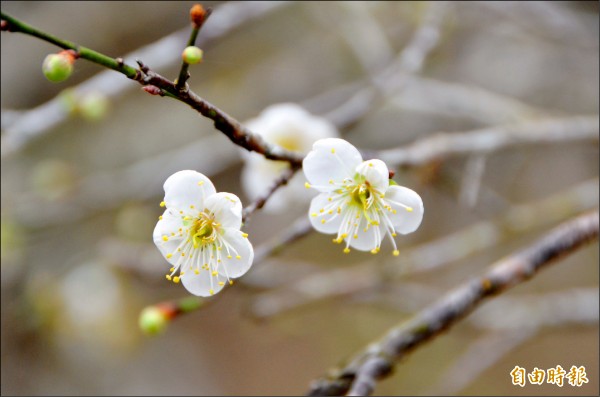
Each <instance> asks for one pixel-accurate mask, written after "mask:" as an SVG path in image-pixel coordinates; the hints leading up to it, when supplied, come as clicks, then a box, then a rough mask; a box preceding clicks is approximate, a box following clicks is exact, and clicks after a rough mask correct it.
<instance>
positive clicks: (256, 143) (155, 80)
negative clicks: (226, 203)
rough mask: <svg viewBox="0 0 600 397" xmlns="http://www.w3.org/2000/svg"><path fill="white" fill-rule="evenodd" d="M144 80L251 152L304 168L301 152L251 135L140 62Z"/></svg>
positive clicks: (213, 106) (239, 124) (209, 104)
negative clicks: (195, 112)
mask: <svg viewBox="0 0 600 397" xmlns="http://www.w3.org/2000/svg"><path fill="white" fill-rule="evenodd" d="M137 63H138V64H139V66H140V70H141V71H142V72H143V73H144V77H143V78H142V79H140V80H139V82H140V84H142V85H144V86H147V85H153V86H156V87H158V88H160V89H161V90H164V91H165V92H167V93H169V94H170V96H172V97H173V98H175V99H177V100H179V101H181V102H183V103H185V104H187V105H189V106H190V107H191V108H192V109H194V110H196V111H197V112H198V113H200V114H201V115H203V116H204V117H207V118H209V119H211V120H213V121H214V125H215V128H216V129H217V130H219V131H221V132H222V133H224V134H225V135H226V136H227V137H228V138H229V139H230V140H231V141H232V142H233V143H235V144H236V145H238V146H240V147H243V148H244V149H246V150H248V151H254V152H257V153H260V154H262V155H263V156H264V157H265V158H267V159H269V160H279V161H286V162H288V163H290V165H292V166H294V167H300V166H302V159H303V158H304V156H303V155H302V154H300V153H296V152H290V151H288V150H285V149H283V148H282V147H280V146H277V145H273V144H270V143H268V142H266V141H265V140H264V139H262V137H261V136H260V135H257V134H254V133H252V132H251V131H250V130H248V129H247V128H246V127H244V126H243V125H242V124H241V123H240V122H239V121H237V120H236V119H234V118H233V117H231V116H230V115H228V114H227V113H225V112H224V111H222V110H221V109H219V108H217V107H216V106H215V105H213V104H212V103H210V102H208V101H206V100H205V99H203V98H201V97H199V96H198V95H197V94H196V93H194V92H193V91H192V90H190V89H189V88H187V87H186V88H184V89H183V90H178V89H177V87H176V85H175V83H174V82H172V81H170V80H168V79H167V78H165V77H163V76H161V75H160V74H158V73H156V72H154V71H152V70H150V68H149V67H148V66H147V65H145V64H144V63H143V62H141V61H139V60H138V61H137Z"/></svg>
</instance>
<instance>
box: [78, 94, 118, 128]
mask: <svg viewBox="0 0 600 397" xmlns="http://www.w3.org/2000/svg"><path fill="white" fill-rule="evenodd" d="M109 105H110V103H109V101H108V99H107V98H106V96H105V95H104V94H101V93H99V92H90V93H87V94H85V95H84V96H83V98H81V100H80V102H79V113H80V114H81V116H82V117H83V118H85V119H86V120H88V121H98V120H101V119H102V118H103V117H104V116H105V115H106V112H108V108H109Z"/></svg>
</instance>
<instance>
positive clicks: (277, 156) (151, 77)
mask: <svg viewBox="0 0 600 397" xmlns="http://www.w3.org/2000/svg"><path fill="white" fill-rule="evenodd" d="M2 19H3V20H6V21H7V24H6V25H7V28H6V29H5V30H10V31H13V32H21V33H25V34H28V35H31V36H34V37H38V38H40V39H42V40H44V41H48V42H50V43H52V44H55V45H58V46H59V47H61V48H65V49H73V50H75V51H77V52H78V54H79V56H80V57H81V58H84V59H87V60H89V61H92V62H94V63H98V64H100V65H102V66H105V67H108V68H111V69H113V70H115V71H117V72H120V73H122V74H124V75H125V76H127V77H128V78H130V79H132V80H135V81H137V82H139V83H140V84H142V85H143V86H155V87H158V88H160V89H161V90H163V91H164V93H163V94H168V96H171V97H174V98H176V99H177V100H179V101H181V102H184V103H186V104H188V105H189V106H190V107H192V108H193V109H195V110H196V111H198V112H199V113H200V114H202V115H203V116H204V117H207V118H209V119H211V120H213V121H214V125H215V128H216V129H217V130H219V131H221V132H223V133H224V134H225V135H226V136H227V137H228V138H229V139H230V140H231V141H232V142H233V143H235V144H236V145H239V146H241V147H243V148H245V149H246V150H248V151H255V152H257V153H260V154H262V155H263V156H264V157H265V158H267V159H270V160H280V161H287V162H288V163H290V164H291V165H292V166H300V165H301V163H302V159H303V156H302V155H301V154H299V153H295V152H290V151H288V150H285V149H283V148H281V147H279V146H277V145H272V144H269V143H267V142H266V141H264V140H263V139H262V138H261V137H260V136H259V135H257V134H253V133H252V132H251V131H250V130H248V129H247V128H245V127H244V126H243V125H242V124H240V122H238V121H237V120H236V119H234V118H233V117H231V116H230V115H228V114H227V113H225V112H224V111H222V110H220V109H219V108H217V107H216V106H214V105H213V104H211V103H209V102H208V101H206V100H204V99H203V98H201V97H199V96H198V95H197V94H195V93H194V92H193V91H191V90H190V89H189V88H187V87H186V88H184V89H181V90H180V89H178V88H177V86H176V84H175V83H174V82H172V81H170V80H168V79H167V78H165V77H163V76H161V75H160V74H158V73H156V72H154V71H152V70H151V69H150V68H149V67H148V66H147V65H145V64H144V63H142V62H141V61H139V60H138V61H137V63H138V65H139V70H136V69H135V68H133V67H131V66H129V65H127V64H125V62H123V60H122V59H120V58H119V59H114V58H110V57H108V56H106V55H104V54H101V53H99V52H96V51H93V50H90V49H87V48H85V47H81V46H79V45H78V44H76V43H72V42H69V41H66V40H62V39H59V38H56V37H54V36H52V35H49V34H47V33H45V32H42V31H40V30H38V29H36V28H34V27H32V26H30V25H27V24H25V23H23V22H21V21H19V20H18V19H16V18H13V17H10V16H8V15H6V14H5V13H2Z"/></svg>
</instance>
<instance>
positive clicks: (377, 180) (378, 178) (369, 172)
mask: <svg viewBox="0 0 600 397" xmlns="http://www.w3.org/2000/svg"><path fill="white" fill-rule="evenodd" d="M356 172H358V173H359V174H360V175H362V176H364V177H365V180H366V181H367V182H369V184H370V185H371V186H373V187H374V188H376V189H377V190H379V192H380V193H385V191H386V190H387V188H388V186H389V184H390V179H389V178H390V173H389V171H388V167H387V165H385V163H384V162H383V161H381V160H377V159H374V160H368V161H363V162H362V164H360V165H359V166H358V167H357V168H356Z"/></svg>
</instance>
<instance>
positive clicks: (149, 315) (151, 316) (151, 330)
mask: <svg viewBox="0 0 600 397" xmlns="http://www.w3.org/2000/svg"><path fill="white" fill-rule="evenodd" d="M168 324H169V319H168V318H167V315H166V314H165V312H164V311H162V310H160V309H159V308H157V307H154V306H150V307H147V308H145V309H144V310H142V312H141V313H140V319H139V325H140V329H141V330H142V331H143V332H144V333H145V334H146V335H150V336H154V335H158V334H160V333H162V332H163V331H164V330H165V329H166V328H167V325H168Z"/></svg>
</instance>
